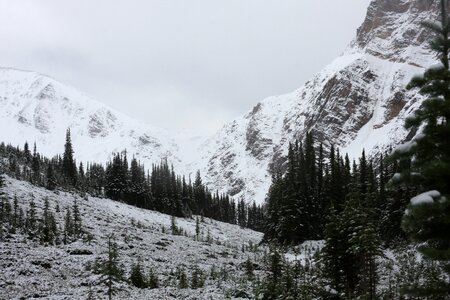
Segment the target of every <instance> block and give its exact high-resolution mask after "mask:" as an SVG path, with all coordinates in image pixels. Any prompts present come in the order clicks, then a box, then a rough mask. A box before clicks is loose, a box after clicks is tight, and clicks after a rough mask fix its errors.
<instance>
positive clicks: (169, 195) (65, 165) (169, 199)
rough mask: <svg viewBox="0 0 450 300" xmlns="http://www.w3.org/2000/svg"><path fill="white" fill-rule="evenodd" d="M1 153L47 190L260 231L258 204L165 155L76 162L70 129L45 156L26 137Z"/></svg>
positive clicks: (13, 172)
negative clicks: (187, 171) (215, 188)
mask: <svg viewBox="0 0 450 300" xmlns="http://www.w3.org/2000/svg"><path fill="white" fill-rule="evenodd" d="M0 157H1V158H2V160H1V161H0V170H1V171H2V172H4V173H6V174H8V175H10V176H13V177H15V178H17V179H22V180H28V181H30V182H31V183H33V184H35V185H39V186H44V187H46V188H47V189H49V190H55V189H66V190H76V191H78V192H80V193H89V194H91V195H93V196H97V197H108V198H111V199H113V200H117V201H123V202H125V203H127V204H130V205H134V206H137V207H141V208H145V209H151V210H156V211H159V212H163V213H166V214H170V215H173V216H177V217H190V216H192V215H201V216H203V217H208V218H212V219H215V220H218V221H222V222H227V223H231V224H238V225H240V226H242V227H247V228H250V229H253V230H258V231H262V227H263V219H262V218H263V211H262V208H261V206H258V205H256V204H255V203H252V204H247V203H246V202H245V201H244V199H239V200H238V201H236V200H234V199H233V198H231V197H229V196H228V195H225V194H220V193H218V192H212V191H210V190H209V189H208V188H207V187H206V185H205V184H203V182H202V178H201V175H200V172H199V171H198V172H197V173H196V176H195V178H194V181H193V182H192V180H191V178H185V176H180V175H177V174H176V173H175V171H174V169H173V167H171V166H169V164H168V162H167V161H162V162H161V163H160V164H159V165H152V168H151V170H147V171H146V169H145V166H144V165H143V164H141V163H140V162H139V161H138V160H137V159H136V158H135V157H132V158H131V162H130V163H129V162H128V160H129V159H128V155H127V152H126V151H123V152H122V153H116V154H114V155H113V157H112V159H111V160H110V161H108V162H107V163H106V164H105V166H104V165H103V164H100V163H97V162H93V163H87V164H86V166H84V165H83V163H82V162H80V163H79V164H77V162H76V160H75V159H74V150H73V146H72V142H71V133H70V129H68V130H67V132H66V142H65V145H64V153H63V154H62V155H57V156H55V157H53V158H51V159H49V158H47V157H45V156H43V155H41V154H39V152H38V151H37V147H36V144H34V147H33V151H32V152H31V151H30V147H29V145H28V143H25V144H24V147H23V149H20V148H19V147H13V146H11V145H5V144H4V143H1V144H0Z"/></svg>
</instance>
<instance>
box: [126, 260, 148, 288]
mask: <svg viewBox="0 0 450 300" xmlns="http://www.w3.org/2000/svg"><path fill="white" fill-rule="evenodd" d="M129 279H130V282H131V284H133V285H134V286H135V287H137V288H140V289H144V288H146V287H147V281H146V280H145V276H144V273H143V271H142V263H141V261H140V260H138V261H137V262H136V263H135V264H134V265H133V266H132V267H131V272H130V278H129Z"/></svg>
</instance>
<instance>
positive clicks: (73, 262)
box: [0, 178, 265, 300]
mask: <svg viewBox="0 0 450 300" xmlns="http://www.w3.org/2000/svg"><path fill="white" fill-rule="evenodd" d="M0 191H1V192H2V193H5V195H6V198H7V199H8V200H9V202H10V203H11V204H12V202H13V197H14V196H17V198H18V204H19V207H20V208H21V209H23V210H24V211H25V212H26V211H27V210H28V209H29V207H30V201H31V199H32V198H33V199H34V202H35V204H36V211H37V216H38V218H41V216H42V210H43V206H44V199H45V198H48V201H49V203H50V205H49V206H50V208H51V210H52V211H53V212H54V211H55V207H56V205H57V204H58V205H59V207H60V212H56V213H55V218H56V222H57V224H58V230H59V232H60V233H61V234H62V228H61V227H60V226H64V225H63V224H64V216H65V213H66V208H70V209H72V206H73V203H74V200H76V201H77V203H78V205H79V208H80V214H81V218H82V220H81V222H82V228H83V231H86V232H88V233H90V234H91V235H92V240H91V241H81V239H80V240H79V241H76V242H74V243H71V244H67V245H64V244H60V245H56V246H55V245H53V246H47V247H44V246H43V245H40V244H39V243H37V242H35V241H33V240H31V239H27V238H26V236H24V235H22V234H20V233H16V234H6V235H4V236H3V237H2V241H1V242H0V270H1V272H0V300H3V299H5V300H6V299H35V298H45V299H87V298H88V297H87V296H88V293H89V292H92V293H93V296H94V297H93V298H94V299H106V298H107V296H106V286H105V285H104V284H102V283H101V282H102V281H101V278H100V275H97V274H95V273H94V272H93V271H92V270H91V268H90V267H89V266H92V265H93V263H94V262H95V260H96V259H97V258H102V259H104V258H105V256H106V255H107V237H108V236H109V235H111V234H114V235H115V237H116V239H117V243H118V248H119V262H120V264H121V265H122V266H123V269H124V271H125V277H126V278H128V276H129V271H130V269H131V266H132V265H133V264H135V263H136V262H137V261H138V259H139V260H140V261H141V264H142V265H143V268H144V272H146V273H147V272H148V271H149V270H150V268H151V269H152V270H153V272H155V273H156V275H157V276H158V278H159V281H160V288H158V289H152V290H150V289H138V288H134V287H132V286H131V285H129V284H126V283H125V282H121V283H120V284H118V285H117V286H116V287H117V288H118V293H117V295H116V296H115V297H114V298H115V299H228V298H227V297H226V295H227V294H228V295H230V296H233V295H234V294H235V293H236V292H238V291H239V289H241V291H244V292H245V293H248V294H249V295H250V294H251V287H250V286H246V285H245V284H242V285H240V286H239V287H237V286H236V282H242V280H241V276H243V274H245V269H244V262H245V260H247V258H248V257H250V258H251V259H252V261H254V262H255V263H256V261H257V259H258V263H260V261H261V259H262V256H263V250H264V249H265V248H263V247H260V250H258V249H256V248H258V247H257V246H256V245H258V244H259V242H260V241H261V239H262V234H261V233H258V232H255V231H252V230H249V229H242V228H240V227H239V226H237V225H231V224H226V223H222V222H217V221H214V220H210V219H205V220H204V221H203V222H200V231H201V232H200V234H199V237H198V238H197V237H196V220H195V219H176V226H177V227H178V228H179V229H181V230H182V231H183V232H184V234H183V235H172V234H171V230H170V228H171V217H170V216H169V215H165V214H161V213H157V212H154V211H150V210H144V209H140V208H137V207H134V206H130V205H126V204H123V203H119V202H116V201H112V200H109V199H99V198H94V197H80V196H79V195H77V194H71V193H65V192H51V191H49V190H46V189H44V188H39V187H36V186H33V185H31V184H29V183H28V182H24V181H18V180H15V179H11V178H6V186H5V187H4V188H2V189H0ZM250 245H251V247H250ZM243 247H244V248H245V249H250V248H252V251H251V252H250V251H247V250H246V251H245V252H243V251H242V248H243ZM249 247H250V248H249ZM196 266H198V267H199V268H200V269H201V270H202V271H203V273H204V274H205V279H206V282H205V287H204V288H200V289H195V290H194V289H190V288H185V289H178V280H177V279H176V278H175V276H174V275H173V272H175V271H176V270H177V268H180V269H182V270H184V271H185V272H186V275H187V278H188V283H190V279H191V276H192V272H193V270H194V269H195V267H196ZM259 268H260V266H259ZM212 271H214V272H217V274H219V275H217V276H222V275H220V274H226V275H227V276H226V279H223V280H221V282H220V283H221V284H220V285H219V284H217V280H218V279H211V278H210V274H211V272H212Z"/></svg>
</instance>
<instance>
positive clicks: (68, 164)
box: [62, 128, 77, 186]
mask: <svg viewBox="0 0 450 300" xmlns="http://www.w3.org/2000/svg"><path fill="white" fill-rule="evenodd" d="M62 171H63V174H64V177H65V179H66V182H67V184H69V185H72V186H74V185H75V184H76V181H77V166H76V164H75V161H74V159H73V147H72V140H71V136H70V128H69V129H67V131H66V143H65V144H64V154H63V161H62Z"/></svg>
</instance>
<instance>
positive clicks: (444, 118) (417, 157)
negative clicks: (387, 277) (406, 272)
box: [392, 0, 450, 297]
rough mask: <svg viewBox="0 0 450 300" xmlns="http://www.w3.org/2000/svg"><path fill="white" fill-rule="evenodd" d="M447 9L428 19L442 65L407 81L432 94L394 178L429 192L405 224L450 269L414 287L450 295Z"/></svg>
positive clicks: (400, 152)
mask: <svg viewBox="0 0 450 300" xmlns="http://www.w3.org/2000/svg"><path fill="white" fill-rule="evenodd" d="M447 11H448V1H447V0H441V19H440V22H436V21H430V22H425V23H424V24H423V25H424V26H425V27H426V28H427V29H428V30H430V31H431V32H433V33H434V38H433V39H432V40H431V42H430V46H431V49H432V50H433V51H434V52H435V53H436V54H437V57H438V58H439V60H440V64H439V65H437V66H435V67H432V68H429V69H428V70H426V71H425V73H424V74H423V75H422V76H416V77H414V78H413V79H412V80H411V82H410V83H409V84H408V86H407V88H408V89H419V92H420V93H421V94H422V95H424V96H425V97H426V100H424V101H423V103H422V105H421V107H420V108H419V109H418V110H417V111H416V112H415V113H414V115H413V116H411V117H409V118H408V119H407V120H406V122H405V127H406V128H407V129H414V128H420V129H419V130H420V133H419V134H418V135H416V137H415V138H414V139H413V140H412V141H410V142H408V143H407V144H404V145H402V146H401V147H398V148H397V149H396V150H395V151H394V153H393V155H392V157H393V158H394V159H397V160H399V161H400V162H401V161H405V160H406V161H409V168H406V169H404V170H402V173H401V174H399V176H397V178H394V179H399V181H401V182H403V183H404V184H407V185H410V186H414V187H415V188H417V189H418V190H419V191H420V192H423V193H422V194H420V195H418V196H416V197H413V198H412V199H411V203H410V204H409V206H408V209H407V211H406V213H405V215H404V217H403V222H402V227H403V229H404V230H405V232H406V233H407V234H408V235H409V236H410V237H411V238H412V239H413V240H414V241H417V242H419V243H420V246H419V247H418V249H419V251H420V252H421V253H422V254H423V256H424V257H426V258H428V259H431V260H434V261H437V262H439V263H441V264H442V269H443V271H445V272H446V273H447V277H446V280H443V281H442V282H440V283H439V284H434V285H428V286H423V287H413V288H411V289H410V290H409V292H410V293H411V294H416V295H422V296H423V295H442V296H443V297H450V282H449V278H450V277H449V276H450V139H449V136H450V70H449V49H450V40H449V33H450V23H449V18H448V12H447Z"/></svg>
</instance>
